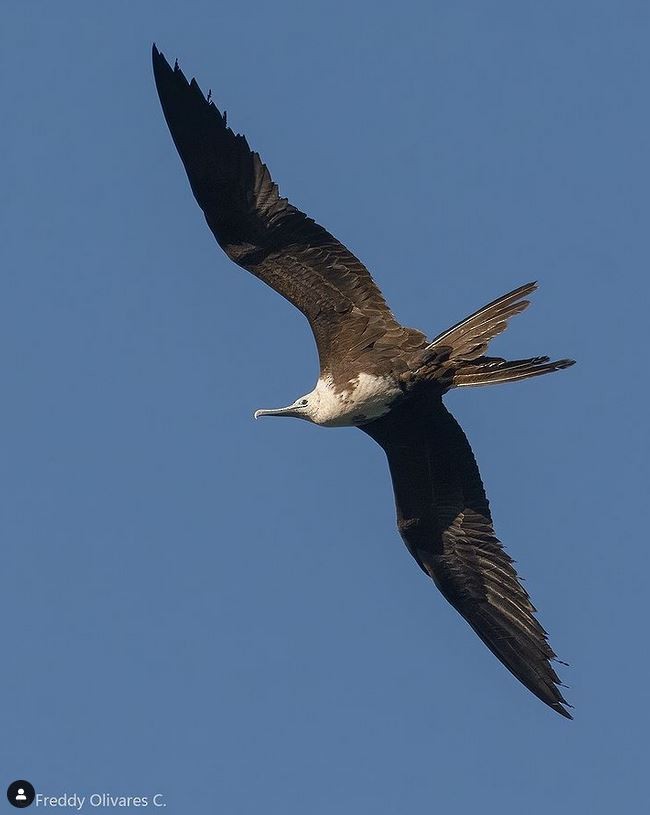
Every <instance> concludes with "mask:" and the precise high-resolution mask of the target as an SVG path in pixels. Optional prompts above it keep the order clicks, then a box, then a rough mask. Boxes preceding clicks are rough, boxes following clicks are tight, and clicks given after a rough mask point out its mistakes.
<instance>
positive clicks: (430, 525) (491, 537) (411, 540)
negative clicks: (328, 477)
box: [362, 391, 572, 718]
mask: <svg viewBox="0 0 650 815" xmlns="http://www.w3.org/2000/svg"><path fill="white" fill-rule="evenodd" d="M362 429H363V430H364V431H365V432H367V433H368V434H369V435H370V436H372V438H374V439H375V441H377V442H378V443H379V444H380V445H381V446H382V447H383V448H384V450H385V452H386V455H387V457H388V464H389V467H390V471H391V476H392V479H393V487H394V491H395V501H396V505H397V522H398V528H399V530H400V533H401V535H402V537H403V539H404V542H405V543H406V545H407V547H408V549H409V551H410V552H411V554H412V555H413V557H414V558H415V559H416V560H417V562H418V563H419V564H420V566H421V568H422V569H423V570H424V571H425V573H426V574H428V575H430V576H431V578H432V579H433V581H434V582H435V584H436V585H437V587H438V588H439V589H440V591H441V592H442V594H443V595H444V596H445V598H446V599H447V600H448V601H449V602H450V603H451V605H452V606H454V608H456V610H457V611H459V612H460V614H462V616H463V617H464V618H465V619H466V620H467V622H468V623H469V624H470V625H471V626H472V628H473V629H474V631H475V632H476V633H477V634H478V635H479V637H480V638H481V639H482V640H483V642H484V643H485V644H486V645H487V646H488V648H489V649H490V650H491V651H492V653H494V654H495V656H496V657H497V658H498V659H499V660H500V661H501V662H502V663H503V664H504V665H505V666H506V668H508V670H510V671H511V672H512V673H513V674H514V675H515V676H516V677H517V679H519V681H520V682H522V683H523V684H524V685H525V686H526V687H527V688H528V689H529V690H530V691H532V692H533V693H534V694H535V695H536V696H537V697H539V698H540V699H541V700H542V701H543V702H545V703H546V704H547V705H549V706H550V707H552V708H553V709H554V710H556V711H557V712H558V713H560V714H561V715H562V716H566V717H567V718H572V717H571V714H570V713H569V712H568V711H567V709H566V707H570V706H569V705H567V702H566V701H565V699H564V698H563V696H562V693H561V692H560V690H559V687H558V686H559V685H560V680H559V678H558V675H557V673H556V672H555V669H554V668H553V666H552V664H551V663H552V661H553V660H554V659H555V654H554V652H553V650H552V648H551V646H550V645H549V642H548V638H547V634H546V631H545V630H544V629H543V628H542V626H541V625H540V623H539V622H538V620H537V619H536V618H535V616H534V612H535V607H534V606H533V604H532V603H531V600H530V597H529V596H528V593H527V591H526V590H525V589H524V587H523V586H522V585H521V583H520V581H519V578H518V576H517V572H516V571H515V568H514V565H513V561H512V559H511V558H510V557H509V555H508V554H507V553H506V551H505V550H504V549H503V546H502V545H501V542H500V541H499V539H498V538H497V537H496V535H495V533H494V527H493V525H492V516H491V513H490V507H489V504H488V500H487V498H486V495H485V490H484V488H483V484H482V482H481V477H480V474H479V471H478V467H477V465H476V461H475V459H474V455H473V453H472V449H471V447H470V445H469V442H468V441H467V439H466V437H465V434H464V433H463V431H462V429H461V427H460V425H459V424H458V423H457V422H456V420H455V419H454V417H453V416H452V415H451V414H450V413H449V411H447V409H446V408H445V407H444V405H443V404H442V400H441V399H440V397H439V396H438V395H436V394H435V393H432V392H431V391H423V393H422V395H421V396H419V397H418V396H416V397H414V398H412V399H410V400H408V401H405V402H404V403H403V404H402V405H401V406H398V407H397V408H394V409H393V410H392V411H391V412H390V413H389V414H388V415H387V416H385V417H382V418H381V419H378V420H376V421H375V422H371V423H370V424H367V425H364V426H363V427H362Z"/></svg>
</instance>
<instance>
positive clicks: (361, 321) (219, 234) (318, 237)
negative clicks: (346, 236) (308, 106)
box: [153, 45, 424, 370]
mask: <svg viewBox="0 0 650 815" xmlns="http://www.w3.org/2000/svg"><path fill="white" fill-rule="evenodd" d="M153 70H154V77H155V81H156V87H157V90H158V95H159V97H160V102H161V105H162V109H163V113H164V115H165V119H166V121H167V124H168V126H169V130H170V132H171V135H172V138H173V140H174V144H175V145H176V149H177V150H178V152H179V155H180V157H181V160H182V162H183V164H184V166H185V170H186V172H187V176H188V178H189V182H190V185H191V187H192V192H193V193H194V197H195V198H196V200H197V202H198V204H199V206H200V207H201V209H202V210H203V212H204V214H205V217H206V220H207V222H208V225H209V227H210V229H211V230H212V232H213V234H214V236H215V238H216V239H217V241H218V243H219V245H220V246H221V248H222V249H223V250H224V252H225V253H226V254H227V255H228V257H229V258H231V260H233V261H234V262H235V263H237V264H239V265H240V266H242V267H243V268H244V269H247V270H248V271H249V272H252V273H253V274H254V275H255V276H256V277H258V278H260V279H261V280H263V281H264V282H265V283H267V284H268V285H269V286H271V288H273V289H275V291H277V292H278V293H279V294H281V295H282V296H283V297H285V298H286V299H287V300H289V302H290V303H292V304H293V305H294V306H296V307H297V308H298V309H300V311H301V312H302V313H303V314H304V315H305V316H306V317H307V319H308V320H309V323H310V325H311V328H312V331H313V332H314V336H315V338H316V344H317V346H318V352H319V355H320V359H321V369H323V370H327V369H328V361H329V360H330V359H331V358H333V357H337V358H338V359H339V360H340V361H343V360H344V359H345V361H347V360H350V361H354V360H355V359H358V358H359V356H361V355H363V353H364V352H365V351H366V350H367V349H368V348H369V347H370V346H372V345H373V344H375V346H376V347H375V353H377V352H380V351H381V348H382V347H385V348H386V349H387V354H388V353H389V350H388V349H393V348H395V347H396V346H397V347H402V348H404V349H409V348H415V347H420V346H421V345H422V344H423V342H424V337H423V335H422V334H421V333H420V332H418V331H414V330H413V329H408V328H405V327H403V326H401V325H400V324H399V323H398V322H397V321H396V320H395V318H394V317H393V316H392V314H391V312H390V310H389V309H388V306H387V305H386V302H385V300H384V298H383V296H382V294H381V292H380V290H379V288H378V287H377V285H376V284H375V282H374V281H373V279H372V277H371V275H370V273H369V272H368V270H367V269H366V267H365V266H364V265H363V264H362V263H361V261H359V260H358V259H357V258H356V257H355V256H354V255H353V254H352V253H351V252H350V251H349V250H348V249H346V247H345V246H343V244H341V243H340V242H339V241H338V240H337V239H336V238H334V237H333V236H332V235H330V233H329V232H327V230H325V229H324V228H323V227H322V226H319V225H318V224H317V223H315V222H314V221H313V220H312V219H311V218H309V217H307V216H306V215H305V214H304V213H303V212H300V210H298V209H296V207H294V206H292V204H290V203H289V202H288V201H287V199H286V198H282V197H281V196H280V195H279V193H278V188H277V185H276V184H275V183H274V182H273V180H272V178H271V175H270V173H269V171H268V169H267V168H266V166H265V165H264V164H263V163H262V160H261V159H260V157H259V155H258V154H257V153H255V152H253V151H252V150H251V149H250V148H249V146H248V143H247V141H246V139H245V138H244V136H241V135H236V134H235V133H234V132H233V131H232V130H231V129H230V128H229V127H228V126H227V125H226V119H225V116H222V114H221V113H220V112H219V110H218V109H217V107H216V106H215V105H214V103H213V102H211V101H208V100H207V99H206V98H205V97H204V95H203V93H202V91H201V89H200V88H199V86H198V84H197V82H196V80H194V79H192V81H191V82H188V81H187V79H186V78H185V76H184V74H183V72H182V71H181V70H180V68H179V67H178V64H176V65H175V66H174V67H173V68H172V67H171V66H170V65H169V63H168V62H167V60H166V59H165V57H164V56H163V55H162V54H161V53H160V52H159V51H158V50H157V48H156V46H155V45H154V47H153ZM380 355H381V354H380Z"/></svg>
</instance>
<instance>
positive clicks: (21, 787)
mask: <svg viewBox="0 0 650 815" xmlns="http://www.w3.org/2000/svg"><path fill="white" fill-rule="evenodd" d="M35 797H36V790H35V789H34V787H33V786H32V785H31V784H30V783H29V781H14V782H13V784H9V787H8V788H7V798H8V799H9V803H10V804H11V805H12V806H15V807H18V808H19V809H23V808H24V807H28V806H29V805H30V804H31V803H33V801H34V798H35Z"/></svg>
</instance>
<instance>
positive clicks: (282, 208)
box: [153, 46, 573, 718]
mask: <svg viewBox="0 0 650 815" xmlns="http://www.w3.org/2000/svg"><path fill="white" fill-rule="evenodd" d="M153 66H154V76H155V80H156V87H157V89H158V94H159V97H160V101H161V104H162V109H163V112H164V115H165V119H166V121H167V124H168V126H169V130H170V132H171V135H172V138H173V140H174V143H175V145H176V148H177V150H178V152H179V154H180V157H181V160H182V162H183V164H184V166H185V170H186V172H187V175H188V178H189V181H190V185H191V187H192V191H193V192H194V196H195V197H196V200H197V202H198V203H199V206H200V207H201V209H202V210H203V212H204V214H205V217H206V220H207V222H208V225H209V227H210V229H211V230H212V232H213V234H214V236H215V238H216V239H217V241H218V243H219V245H220V246H221V247H222V249H223V250H224V251H225V252H226V254H227V255H228V257H230V258H231V259H232V260H233V261H235V263H238V264H239V265H240V266H242V267H243V268H245V269H247V270H248V271H250V272H252V273H253V274H254V275H255V276H256V277H259V278H260V279H261V280H263V281H264V282H265V283H267V284H268V285H269V286H271V287H272V288H273V289H275V290H276V291H277V292H279V293H280V294H281V295H283V296H284V297H285V298H286V299H287V300H289V302H291V303H292V304H293V305H294V306H296V308H298V309H300V311H301V312H302V313H303V314H304V315H305V317H306V318H307V320H308V321H309V324H310V326H311V328H312V331H313V332H314V336H315V338H316V344H317V347H318V353H319V357H320V370H321V377H320V379H319V381H318V383H317V386H316V388H315V389H314V390H313V391H312V392H311V393H310V394H307V395H306V396H305V397H302V398H301V399H299V400H296V402H294V403H293V404H292V405H289V406H288V407H287V408H281V409H278V410H273V411H258V413H257V414H256V415H265V414H272V415H284V416H294V417H297V418H303V419H307V420H309V421H312V422H314V423H316V424H322V425H345V424H351V425H357V426H359V427H361V429H362V430H363V431H364V432H366V433H367V434H368V435H369V436H371V437H372V438H373V439H374V440H375V441H376V442H377V443H378V444H380V445H381V446H382V447H383V449H384V450H385V452H386V455H387V457H388V463H389V467H390V472H391V476H392V479H393V487H394V491H395V499H396V505H397V518H398V528H399V531H400V533H401V535H402V538H403V539H404V541H405V543H406V545H407V547H408V549H409V551H410V552H411V554H412V555H413V557H414V558H415V559H416V561H417V562H418V563H419V565H420V566H421V568H422V569H423V571H424V572H425V573H426V574H427V575H429V576H430V577H431V578H432V579H433V580H434V582H435V583H436V585H437V586H438V588H439V589H440V591H441V592H442V594H443V595H444V596H445V597H446V599H447V600H448V601H449V602H450V603H451V604H452V605H453V606H454V607H455V608H456V609H457V610H458V611H459V612H460V613H461V614H462V616H463V617H464V618H465V619H466V620H467V622H468V623H469V624H470V625H471V626H472V628H473V629H474V630H475V631H476V633H477V634H478V635H479V636H480V637H481V639H482V640H483V641H484V642H485V643H486V645H487V646H488V647H489V648H490V649H491V650H492V652H493V653H494V654H495V655H496V656H497V657H498V659H500V660H501V662H503V664H504V665H505V666H506V667H507V668H508V669H509V670H510V671H511V672H512V673H513V674H514V675H515V676H516V677H517V678H518V679H519V680H520V681H521V682H522V683H523V684H524V685H525V686H526V687H527V688H529V689H530V690H531V691H532V692H533V693H534V694H535V695H536V696H538V697H539V698H540V699H542V700H543V701H544V702H546V703H547V704H548V705H550V706H551V707H552V708H553V709H554V710H556V711H557V712H558V713H560V714H562V715H563V716H566V717H568V718H571V716H570V714H569V713H568V711H567V710H566V707H565V705H566V702H565V700H564V699H563V697H562V694H561V692H560V690H559V688H558V685H559V684H560V682H559V679H558V677H557V674H556V673H555V671H554V670H553V667H552V665H551V661H552V660H553V659H554V654H553V651H552V650H551V648H550V646H549V644H548V640H547V637H546V632H545V631H544V629H543V628H542V627H541V625H540V624H539V622H538V621H537V620H536V618H535V616H534V613H533V612H534V611H535V609H534V608H533V606H532V604H531V602H530V599H529V597H528V594H527V593H526V591H525V590H524V589H523V587H522V586H521V584H520V583H519V581H518V579H517V574H516V572H515V569H514V567H513V565H512V561H511V559H510V558H509V557H508V555H507V554H506V553H505V551H504V550H503V547H502V546H501V543H500V542H499V540H498V539H497V538H496V536H495V533H494V529H493V525H492V517H491V514H490V509H489V505H488V501H487V498H486V497H485V492H484V489H483V485H482V482H481V478H480V475H479V472H478V468H477V466H476V462H475V460H474V456H473V454H472V451H471V448H470V445H469V443H468V441H467V439H466V438H465V435H464V434H463V431H462V430H461V428H460V427H459V425H458V423H457V422H456V421H455V419H454V418H453V417H452V416H451V414H450V413H449V412H448V411H447V409H446V408H445V407H444V405H443V403H442V396H443V394H444V393H445V391H447V390H448V389H449V388H452V387H467V386H475V385H484V384H493V383H497V382H508V381H516V380H519V379H527V378H530V377H534V376H539V375H540V374H544V373H549V372H551V371H556V370H559V369H561V368H565V367H568V366H569V365H571V364H573V363H572V360H559V361H556V362H551V361H550V360H549V359H548V357H532V358H529V359H521V360H514V361H507V360H504V359H501V358H499V357H489V356H486V355H485V354H486V351H487V348H488V344H489V342H490V340H492V339H493V338H494V337H495V336H497V335H498V334H500V333H501V332H502V331H504V330H505V328H506V327H507V324H508V320H509V319H510V318H511V317H513V316H514V315H516V314H519V313H520V312H522V311H523V310H524V309H525V308H526V307H527V306H528V300H527V299H525V298H526V297H527V295H529V294H531V293H532V292H533V291H534V289H535V288H536V284H534V283H529V284H527V285H525V286H521V287H520V288H518V289H515V290H514V291H512V292H510V293H509V294H507V295H504V296H503V297H501V298H499V299H498V300H495V301H494V302H492V303H489V304H488V305H487V306H484V307H483V308H482V309H480V310H479V311H477V312H475V313H474V314H472V315H470V316H469V317H467V318H466V319H465V320H463V321H461V322H460V323H458V324H457V325H455V326H453V327H452V328H450V329H448V330H447V331H445V332H443V333H442V334H440V335H438V336H437V337H436V338H435V339H433V340H428V339H427V338H426V336H425V335H424V334H423V333H422V332H420V331H417V330H415V329H412V328H408V327H405V326H402V325H401V324H400V323H399V322H397V320H396V319H395V317H394V316H393V315H392V313H391V312H390V310H389V308H388V306H387V305H386V302H385V300H384V298H383V296H382V294H381V292H380V290H379V288H378V287H377V285H376V284H375V282H374V281H373V279H372V277H371V275H370V273H369V272H368V270H367V269H366V267H365V266H364V265H363V264H362V263H361V262H360V261H359V260H358V259H357V258H356V257H355V256H354V255H353V254H352V253H351V252H350V251H349V250H348V249H346V247H345V246H343V245H342V244H341V243H340V242H339V241H338V240H336V238H334V237H333V236H332V235H331V234H330V233H329V232H327V230H325V229H324V228H323V227H322V226H319V225H318V224H317V223H315V222H314V221H313V220H312V219H311V218H309V217H308V216H307V215H305V214H304V213H302V212H300V211H299V210H298V209H296V207H294V206H293V205H292V204H290V203H289V202H288V201H287V199H286V198H282V197H281V196H280V194H279V192H278V188H277V185H276V184H275V183H274V182H273V180H272V179H271V176H270V174H269V171H268V169H267V168H266V166H265V165H264V164H263V163H262V161H261V159H260V157H259V155H258V154H257V153H255V152H253V151H252V150H251V149H250V148H249V146H248V143H247V142H246V139H245V138H244V137H243V136H240V135H236V134H235V133H234V132H233V131H232V130H231V129H230V128H229V127H228V126H227V123H226V118H225V116H224V115H222V114H221V113H220V112H219V110H218V109H217V108H216V106H215V105H214V103H213V102H212V101H210V100H209V99H206V98H205V97H204V95H203V93H202V92H201V90H200V88H199V86H198V85H197V83H196V81H195V80H194V79H193V80H192V81H191V82H188V81H187V80H186V78H185V76H184V75H183V73H182V71H181V70H180V68H179V67H178V65H175V67H174V68H172V67H171V66H170V65H169V64H168V62H167V61H166V60H165V58H164V56H163V55H162V54H161V53H160V52H159V51H158V50H157V49H156V47H155V46H154V48H153Z"/></svg>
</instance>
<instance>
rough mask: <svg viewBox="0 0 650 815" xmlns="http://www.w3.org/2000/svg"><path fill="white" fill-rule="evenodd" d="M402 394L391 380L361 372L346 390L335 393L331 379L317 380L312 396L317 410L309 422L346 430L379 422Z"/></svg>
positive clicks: (390, 378)
mask: <svg viewBox="0 0 650 815" xmlns="http://www.w3.org/2000/svg"><path fill="white" fill-rule="evenodd" d="M400 394H401V390H400V388H399V386H398V384H397V383H396V382H395V380H394V379H393V378H392V377H386V376H375V375H374V374H367V373H360V374H358V375H357V376H355V377H354V379H352V380H350V382H349V384H348V386H347V387H346V389H345V390H343V391H340V390H336V389H335V387H334V383H333V381H332V378H331V377H329V376H328V377H325V378H323V379H319V380H318V382H317V384H316V387H315V388H314V391H313V395H314V397H315V399H316V401H317V409H316V411H315V413H314V416H313V418H312V421H314V422H316V424H322V425H325V426H326V427H345V426H354V425H359V424H364V423H365V422H368V421H371V420H372V419H378V418H379V417H380V416H383V415H384V414H385V413H388V411H389V410H390V407H391V404H392V403H393V401H394V400H395V399H396V398H397V397H398V396H399V395H400Z"/></svg>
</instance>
